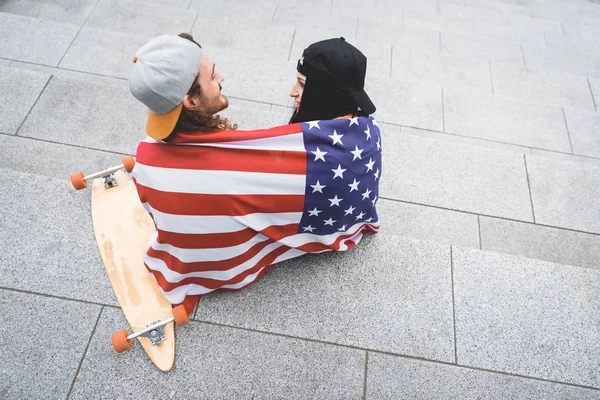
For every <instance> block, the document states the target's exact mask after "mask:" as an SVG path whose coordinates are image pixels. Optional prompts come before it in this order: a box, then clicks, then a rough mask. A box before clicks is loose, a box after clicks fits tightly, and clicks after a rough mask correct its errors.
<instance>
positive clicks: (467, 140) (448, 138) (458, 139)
mask: <svg viewBox="0 0 600 400" xmlns="http://www.w3.org/2000/svg"><path fill="white" fill-rule="evenodd" d="M381 126H384V127H385V129H391V131H394V130H395V131H398V132H401V133H402V134H406V135H415V136H421V137H426V138H431V139H436V140H441V141H445V142H448V143H453V144H466V145H470V146H480V147H484V148H487V149H493V150H500V151H507V152H509V153H516V154H531V149H530V148H529V147H524V146H515V145H512V144H505V143H499V142H491V141H489V140H482V139H475V138H471V137H467V136H460V135H456V134H448V133H444V132H436V131H426V130H424V129H418V128H409V127H406V126H394V125H389V124H384V123H381V124H380V128H381Z"/></svg>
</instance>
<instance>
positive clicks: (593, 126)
mask: <svg viewBox="0 0 600 400" xmlns="http://www.w3.org/2000/svg"><path fill="white" fill-rule="evenodd" d="M565 118H566V119H567V126H568V127H569V134H570V135H571V142H572V143H573V153H575V154H579V155H582V156H589V157H596V158H600V113H597V112H593V111H592V112H587V111H583V110H579V109H576V108H572V107H570V108H565Z"/></svg>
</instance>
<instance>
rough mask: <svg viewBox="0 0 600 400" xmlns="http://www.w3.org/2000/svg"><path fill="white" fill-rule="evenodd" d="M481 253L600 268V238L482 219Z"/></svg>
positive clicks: (519, 223)
mask: <svg viewBox="0 0 600 400" xmlns="http://www.w3.org/2000/svg"><path fill="white" fill-rule="evenodd" d="M480 223H481V243H482V247H483V250H492V251H497V252H501V253H507V254H515V255H522V256H525V257H529V258H536V259H539V260H544V261H552V262H556V263H561V264H569V265H576V266H579V267H587V268H595V269H600V262H599V261H598V260H600V236H598V235H591V234H586V233H580V232H573V231H567V230H564V229H558V228H550V227H546V226H540V225H534V224H526V223H522V222H516V221H508V220H502V219H496V218H488V217H481V218H480Z"/></svg>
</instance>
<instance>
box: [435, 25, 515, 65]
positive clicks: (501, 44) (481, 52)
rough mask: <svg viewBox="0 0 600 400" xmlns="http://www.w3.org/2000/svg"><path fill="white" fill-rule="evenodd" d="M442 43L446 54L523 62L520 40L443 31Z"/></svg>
mask: <svg viewBox="0 0 600 400" xmlns="http://www.w3.org/2000/svg"><path fill="white" fill-rule="evenodd" d="M441 44H442V46H441V49H442V53H446V54H451V55H456V56H464V57H471V58H477V59H481V60H486V61H487V60H492V61H509V62H513V63H516V64H519V63H520V64H523V55H522V53H521V44H520V43H519V42H512V41H508V40H501V39H496V38H490V37H478V36H473V35H460V34H455V33H447V32H442V33H441Z"/></svg>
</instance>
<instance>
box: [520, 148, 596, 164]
mask: <svg viewBox="0 0 600 400" xmlns="http://www.w3.org/2000/svg"><path fill="white" fill-rule="evenodd" d="M531 154H532V155H534V156H539V157H545V158H551V159H554V160H562V161H568V162H572V163H573V162H577V163H582V164H592V165H600V158H591V157H584V156H576V155H574V154H567V153H557V152H555V151H546V150H538V149H532V150H531Z"/></svg>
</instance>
